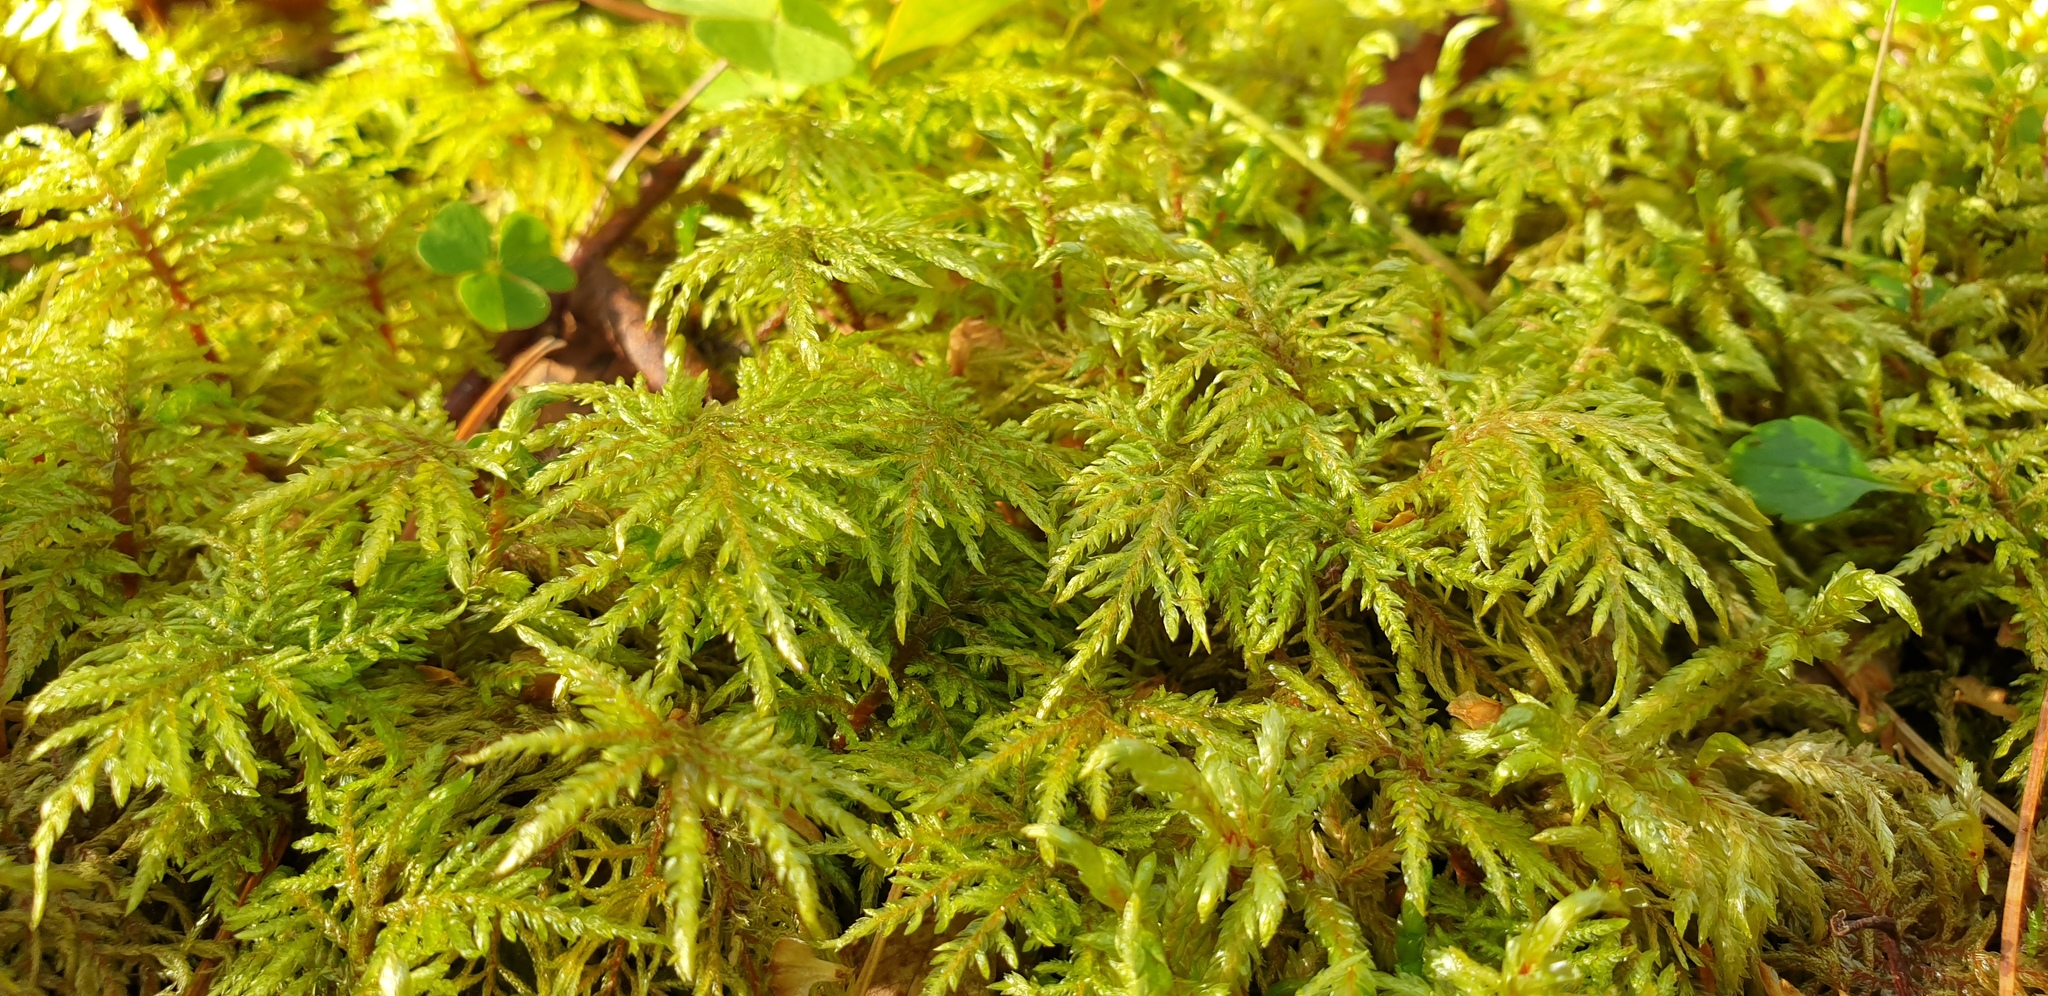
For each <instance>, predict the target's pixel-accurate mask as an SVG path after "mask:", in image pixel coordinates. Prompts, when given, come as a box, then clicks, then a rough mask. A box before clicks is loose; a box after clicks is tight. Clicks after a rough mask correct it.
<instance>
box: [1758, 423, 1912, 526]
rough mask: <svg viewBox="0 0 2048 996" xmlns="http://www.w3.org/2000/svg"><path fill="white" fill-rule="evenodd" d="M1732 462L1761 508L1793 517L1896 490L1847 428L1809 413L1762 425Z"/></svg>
mask: <svg viewBox="0 0 2048 996" xmlns="http://www.w3.org/2000/svg"><path fill="white" fill-rule="evenodd" d="M1728 462H1729V467H1730V471H1731V476H1733V477H1734V479H1735V483H1737V484H1740V485H1742V486H1743V487H1744V488H1746V489H1748V491H1749V493H1750V495H1751V496H1752V497H1754V498H1755V499H1756V503H1757V507H1759V508H1761V509H1763V510H1764V511H1766V512H1770V513H1773V514H1776V515H1779V516H1782V517H1784V518H1785V519H1786V520H1787V521H1790V522H1810V521H1812V520H1814V519H1825V518H1827V517H1828V516H1830V515H1833V514H1835V513H1836V512H1840V511H1841V510H1843V509H1845V508H1848V507H1849V506H1850V505H1853V504H1855V503H1856V499H1858V498H1861V497H1863V496H1864V495H1866V494H1869V493H1870V492H1872V491H1887V490H1896V487H1895V486H1894V485H1892V484H1890V483H1888V482H1886V481H1884V480H1882V479H1880V478H1878V477H1877V476H1876V475H1874V474H1872V473H1871V472H1870V469H1869V468H1867V467H1865V466H1864V465H1863V458H1862V457H1860V456H1858V455H1857V454H1856V450H1855V448H1854V447H1852V446H1850V445H1849V441H1848V440H1847V439H1844V438H1842V434H1841V433H1839V432H1836V431H1835V430H1834V429H1833V428H1831V427H1829V426H1828V425H1827V424H1826V423H1824V422H1820V421H1818V420H1816V419H1811V418H1807V417H1806V416H1804V415H1795V416H1793V417H1791V418H1786V419H1778V420H1777V421H1775V422H1765V423H1764V424H1762V425H1759V426H1757V427H1756V431H1754V432H1751V433H1750V434H1749V435H1748V436H1747V437H1745V438H1744V439H1743V440H1742V441H1740V442H1738V443H1736V444H1735V446H1734V448H1733V449H1732V450H1730V451H1729V454H1728Z"/></svg>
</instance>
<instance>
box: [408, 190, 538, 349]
mask: <svg viewBox="0 0 2048 996" xmlns="http://www.w3.org/2000/svg"><path fill="white" fill-rule="evenodd" d="M491 242H492V240H491V223H490V222H489V221H487V220H485V219H484V213H483V212H482V211H479V210H477V208H476V205H474V204H470V203H468V202H467V201H457V202H455V203H453V204H450V205H448V206H447V207H444V208H442V209H441V210H440V211H439V212H437V213H436V214H435V215H434V220H433V221H431V222H429V223H428V224H427V230H426V232H425V233H424V234H422V235H421V236H420V244H419V251H420V259H422V260H424V261H425V262H426V264H427V266H428V267H429V268H431V269H432V270H433V271H434V272H436V273H442V274H446V275H449V276H454V275H456V274H463V277H462V281H461V282H460V283H458V284H456V285H455V295H456V296H457V297H459V298H461V299H462V306H463V308H464V309H466V310H468V312H469V316H470V317H471V318H474V319H476V322H477V324H479V325H482V326H483V327H485V328H487V329H490V330H491V331H493V332H504V331H507V330H509V329H526V328H532V327H533V326H535V325H539V324H540V323H541V322H543V321H546V320H547V317H548V313H549V312H550V311H552V310H553V308H554V306H553V304H552V303H551V302H549V301H548V292H549V291H554V292H558V293H559V292H561V291H566V290H569V289H570V288H573V287H575V286H576V273H575V271H574V270H571V269H570V268H569V264H567V263H564V262H562V261H561V259H559V258H558V257H556V256H555V249H554V239H553V237H552V236H550V235H549V234H548V227H547V224H546V223H544V222H542V221H541V220H540V219H539V218H536V217H534V216H533V215H530V214H527V213H526V212H524V211H514V212H512V214H510V215H509V216H507V217H506V218H505V222H504V224H503V225H501V226H500V227H499V229H498V238H497V246H496V249H495V251H494V250H493V247H492V244H491Z"/></svg>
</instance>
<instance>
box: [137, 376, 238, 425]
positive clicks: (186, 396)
mask: <svg viewBox="0 0 2048 996" xmlns="http://www.w3.org/2000/svg"><path fill="white" fill-rule="evenodd" d="M233 401H234V395H232V394H230V393H229V392H228V389H227V387H226V385H223V384H221V383H220V382H219V381H213V380H195V381H193V382H191V383H189V384H181V385H179V386H178V387H177V388H176V389H174V390H172V391H171V392H170V393H169V394H167V395H165V396H164V400H163V401H161V402H158V403H157V406H156V421H157V424H159V425H176V424H178V423H179V422H183V421H184V420H186V419H187V418H190V417H191V415H192V413H193V412H196V411H198V410H199V409H201V408H205V407H209V406H217V405H225V404H230V403H232V402H233Z"/></svg>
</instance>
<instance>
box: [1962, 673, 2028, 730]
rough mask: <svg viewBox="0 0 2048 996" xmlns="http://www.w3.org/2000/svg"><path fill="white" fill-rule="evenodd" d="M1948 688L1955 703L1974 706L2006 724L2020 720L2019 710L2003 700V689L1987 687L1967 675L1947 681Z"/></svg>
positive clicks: (1980, 680) (1977, 679) (1979, 680)
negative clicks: (1953, 696) (2004, 721)
mask: <svg viewBox="0 0 2048 996" xmlns="http://www.w3.org/2000/svg"><path fill="white" fill-rule="evenodd" d="M1948 687H1949V688H1950V689H1951V691H1952V692H1953V694H1954V695H1955V701H1957V702H1961V703H1963V704H1964V705H1973V706H1976V707H1977V708H1979V709H1982V710H1984V711H1985V712H1988V713H1990V714H1992V715H1993V716H1997V717H1998V718H2000V719H2003V720H2006V721H2007V722H2011V721H2013V720H2016V719H2018V718H2020V711H2019V709H2018V708H2017V707H2015V706H2014V705H2013V704H2012V703H2010V702H2007V701H2006V700H2005V689H2003V688H1998V687H1995V686H1992V685H1987V684H1985V683H1984V682H1983V680H1982V679H1979V678H1973V677H1971V676H1969V675H1964V676H1962V677H1960V678H1950V679H1949V680H1948Z"/></svg>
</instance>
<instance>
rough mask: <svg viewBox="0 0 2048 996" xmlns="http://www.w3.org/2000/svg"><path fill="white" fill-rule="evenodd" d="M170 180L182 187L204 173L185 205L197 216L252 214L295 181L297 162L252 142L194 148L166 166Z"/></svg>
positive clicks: (202, 144) (230, 140) (235, 140)
mask: <svg viewBox="0 0 2048 996" xmlns="http://www.w3.org/2000/svg"><path fill="white" fill-rule="evenodd" d="M164 172H165V175H166V178H167V179H169V180H170V182H171V183H173V184H176V183H181V182H183V181H184V180H185V178H186V177H188V176H191V175H192V174H194V173H202V174H203V175H202V176H201V177H200V179H199V181H198V182H197V183H195V184H193V186H192V189H191V190H189V191H186V193H185V198H184V206H185V207H186V208H187V209H189V210H190V211H191V212H193V213H195V214H211V213H213V212H215V211H221V210H226V211H228V212H229V213H231V214H237V215H247V214H250V213H253V211H254V209H256V208H258V207H260V206H262V204H263V202H264V201H266V200H269V199H270V195H271V194H272V193H273V192H275V191H276V190H277V188H278V185H280V184H282V183H284V181H285V180H286V179H287V178H288V177H290V176H291V172H292V161H291V158H290V157H289V156H286V155H285V154H284V153H283V152H282V151H280V150H279V149H277V148H276V147H274V146H269V145H265V144H263V143H262V142H257V141H254V140H251V139H246V138H225V139H221V140H219V141H214V142H200V143H198V144H196V145H188V146H186V147H184V148H182V149H179V150H178V151H176V152H174V153H172V154H171V156H170V158H169V159H167V160H166V161H165V162H164Z"/></svg>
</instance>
